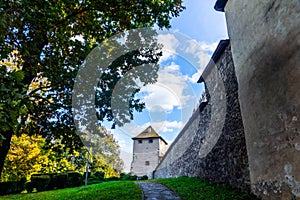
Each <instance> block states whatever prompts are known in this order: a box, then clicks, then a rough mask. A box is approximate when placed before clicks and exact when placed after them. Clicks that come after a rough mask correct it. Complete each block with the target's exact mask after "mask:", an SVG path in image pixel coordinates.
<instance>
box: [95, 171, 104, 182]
mask: <svg viewBox="0 0 300 200" xmlns="http://www.w3.org/2000/svg"><path fill="white" fill-rule="evenodd" d="M93 175H94V176H95V177H96V178H97V179H99V180H101V181H104V172H99V171H97V172H95V173H94V174H93Z"/></svg>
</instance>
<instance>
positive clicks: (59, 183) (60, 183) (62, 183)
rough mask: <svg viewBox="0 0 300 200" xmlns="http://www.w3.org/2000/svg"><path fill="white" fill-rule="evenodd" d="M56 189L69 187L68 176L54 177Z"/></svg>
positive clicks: (62, 174) (58, 175)
mask: <svg viewBox="0 0 300 200" xmlns="http://www.w3.org/2000/svg"><path fill="white" fill-rule="evenodd" d="M53 185H54V188H58V189H63V188H66V187H67V186H68V174H64V173H61V174H56V175H54V176H53Z"/></svg>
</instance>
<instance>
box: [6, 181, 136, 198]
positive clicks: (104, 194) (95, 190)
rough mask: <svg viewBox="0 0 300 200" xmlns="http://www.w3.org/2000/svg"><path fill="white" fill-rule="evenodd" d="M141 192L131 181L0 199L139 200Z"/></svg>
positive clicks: (9, 196) (104, 183) (8, 196)
mask: <svg viewBox="0 0 300 200" xmlns="http://www.w3.org/2000/svg"><path fill="white" fill-rule="evenodd" d="M141 197H142V191H141V189H140V188H139V186H137V185H136V184H135V183H134V182H132V181H111V182H103V183H100V184H94V185H89V186H88V187H87V189H84V187H77V188H67V189H61V190H52V191H46V192H38V193H31V194H16V195H7V196H0V199H9V200H13V199H20V200H79V199H82V200H89V199H91V200H94V199H95V200H96V199H101V200H119V199H122V200H140V199H141Z"/></svg>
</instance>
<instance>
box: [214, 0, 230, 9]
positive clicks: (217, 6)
mask: <svg viewBox="0 0 300 200" xmlns="http://www.w3.org/2000/svg"><path fill="white" fill-rule="evenodd" d="M227 1H228V0H217V2H216V4H215V7H214V8H215V10H216V11H221V12H224V8H225V6H226V3H227Z"/></svg>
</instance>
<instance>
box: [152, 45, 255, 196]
mask: <svg viewBox="0 0 300 200" xmlns="http://www.w3.org/2000/svg"><path fill="white" fill-rule="evenodd" d="M230 48H231V47H230V45H229V44H228V41H221V42H220V44H219V46H218V48H217V50H216V51H215V53H214V55H213V59H212V60H211V62H210V63H209V64H208V66H207V67H206V69H205V71H204V72H203V75H202V77H201V80H202V81H204V82H205V87H206V95H207V96H206V98H207V100H208V102H202V103H201V104H200V106H199V108H197V109H196V111H195V112H194V113H193V115H192V117H191V118H190V120H189V121H188V122H187V124H186V125H185V127H184V128H183V129H182V131H181V132H180V133H179V135H178V137H177V138H176V139H175V141H174V142H173V143H172V145H171V146H170V147H169V149H168V151H167V153H166V155H165V157H164V158H163V160H162V162H161V163H160V164H159V165H158V167H157V168H156V171H155V172H154V177H155V178H166V177H178V176H183V175H186V176H192V177H200V178H203V179H205V180H208V181H211V182H214V183H220V184H226V185H230V186H233V187H237V188H241V189H242V190H244V191H249V190H250V175H249V171H248V167H249V166H248V158H247V153H246V144H245V138H244V128H243V122H242V118H241V113H240V106H239V101H238V93H237V92H238V84H237V80H236V76H235V71H234V65H233V61H232V56H231V50H230ZM214 61H216V63H214Z"/></svg>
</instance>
